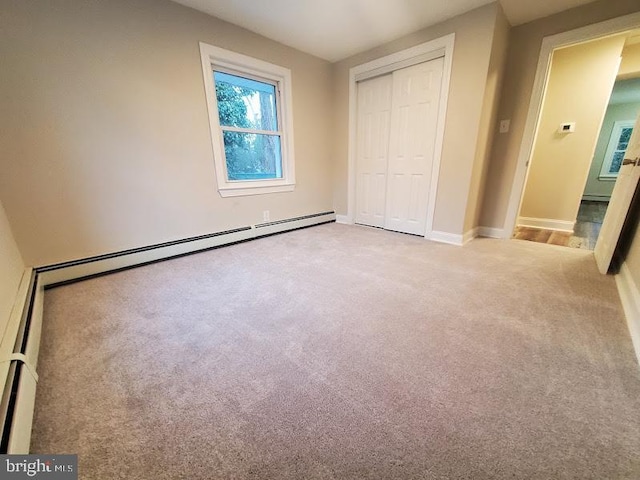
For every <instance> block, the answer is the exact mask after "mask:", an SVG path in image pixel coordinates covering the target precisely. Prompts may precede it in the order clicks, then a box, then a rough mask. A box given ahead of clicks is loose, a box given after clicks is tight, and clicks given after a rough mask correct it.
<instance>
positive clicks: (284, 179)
mask: <svg viewBox="0 0 640 480" xmlns="http://www.w3.org/2000/svg"><path fill="white" fill-rule="evenodd" d="M200 53H201V57H202V71H203V75H204V83H205V91H206V97H207V107H208V111H209V125H210V128H211V140H212V146H213V158H214V163H215V171H216V180H217V185H218V191H219V192H220V195H222V196H223V197H228V196H238V195H254V194H260V193H275V192H286V191H292V190H293V189H294V186H295V178H294V157H293V138H292V136H293V128H292V120H293V119H292V112H291V72H290V71H289V70H288V69H286V68H283V67H280V66H277V65H273V64H270V63H267V62H263V61H261V60H257V59H254V58H251V57H247V56H246V55H240V54H238V53H235V52H231V51H228V50H223V49H221V48H217V47H213V46H211V45H207V44H204V43H201V44H200Z"/></svg>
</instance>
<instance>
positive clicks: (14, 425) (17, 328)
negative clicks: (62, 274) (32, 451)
mask: <svg viewBox="0 0 640 480" xmlns="http://www.w3.org/2000/svg"><path fill="white" fill-rule="evenodd" d="M37 277H38V276H37V273H36V272H35V271H34V270H31V269H28V270H26V271H25V273H24V274H23V278H22V282H21V284H20V287H19V288H18V296H17V301H16V303H15V305H14V308H13V310H12V312H11V316H10V318H9V323H8V324H7V328H6V330H5V332H4V335H3V337H2V342H0V358H1V359H2V360H1V361H0V379H2V380H1V381H3V382H4V388H3V389H2V401H1V402H0V421H1V422H2V436H1V437H0V453H3V454H5V453H16V454H25V453H28V452H29V443H30V440H31V424H32V421H33V411H34V405H35V400H36V383H37V381H38V374H37V373H36V367H37V365H38V350H39V349H40V333H41V330H42V300H43V297H44V289H43V287H42V285H40V284H39V283H38V278H37Z"/></svg>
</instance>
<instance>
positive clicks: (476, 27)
mask: <svg viewBox="0 0 640 480" xmlns="http://www.w3.org/2000/svg"><path fill="white" fill-rule="evenodd" d="M498 11H499V7H498V6H497V4H495V3H494V4H490V5H487V6H484V7H482V8H479V9H476V10H473V11H472V12H469V13H467V14H464V15H460V16H458V17H455V18H453V19H451V20H448V21H446V22H443V23H440V24H438V25H435V26H432V27H429V28H427V29H424V30H421V31H419V32H416V33H414V34H411V35H407V36H405V37H402V38H400V39H398V40H396V41H393V42H391V43H388V44H385V45H383V46H380V47H378V48H375V49H372V50H369V51H367V52H364V53H361V54H358V55H355V56H353V57H350V58H348V59H346V60H343V61H341V62H338V63H336V64H334V82H335V91H334V99H335V100H334V101H335V103H334V104H335V115H334V130H333V135H334V142H333V143H334V151H333V152H334V154H333V156H334V161H335V167H334V168H335V170H334V173H335V177H334V207H335V210H336V212H337V213H339V214H346V213H347V192H348V188H347V183H348V124H349V69H350V68H351V67H354V66H356V65H361V64H363V63H366V62H369V61H371V60H374V59H376V58H379V57H383V56H385V55H389V54H391V53H394V52H398V51H400V50H403V49H406V48H409V47H412V46H415V45H418V44H420V43H424V42H427V41H429V40H433V39H435V38H439V37H442V36H444V35H448V34H450V33H452V32H455V34H456V39H455V47H454V54H453V66H452V78H451V84H450V89H449V102H448V107H447V119H446V124H445V134H444V145H443V151H442V162H441V167H440V181H439V184H438V193H437V199H436V212H435V218H434V230H438V231H442V232H448V233H453V234H461V233H463V228H464V222H465V216H466V212H467V203H468V198H469V191H470V185H471V178H472V170H473V166H474V161H475V155H476V146H477V145H478V138H479V130H480V125H481V116H482V106H483V101H484V96H485V89H486V88H487V74H488V70H489V60H490V56H491V52H492V40H493V36H494V29H495V25H496V17H497V15H498Z"/></svg>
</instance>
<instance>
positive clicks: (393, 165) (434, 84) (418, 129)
mask: <svg viewBox="0 0 640 480" xmlns="http://www.w3.org/2000/svg"><path fill="white" fill-rule="evenodd" d="M443 65H444V60H443V59H442V58H438V59H435V60H431V61H429V62H425V63H421V64H419V65H414V66H412V67H408V68H403V69H401V70H396V71H394V72H393V74H392V76H393V92H392V101H391V103H392V106H391V119H390V126H391V129H390V136H389V162H388V176H389V178H390V179H391V180H390V181H389V182H387V201H386V215H385V218H384V227H385V228H387V229H389V230H395V231H399V232H405V233H413V234H416V235H424V234H425V231H426V224H427V209H428V206H429V191H430V189H431V188H432V186H431V185H430V183H431V170H432V167H433V156H434V148H435V140H436V126H437V120H438V106H439V101H440V90H441V80H442V69H443Z"/></svg>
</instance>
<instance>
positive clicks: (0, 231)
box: [0, 203, 24, 339]
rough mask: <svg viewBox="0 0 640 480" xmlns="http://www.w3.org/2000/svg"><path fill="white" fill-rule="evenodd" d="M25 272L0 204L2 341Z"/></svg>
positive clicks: (0, 332)
mask: <svg viewBox="0 0 640 480" xmlns="http://www.w3.org/2000/svg"><path fill="white" fill-rule="evenodd" d="M23 272H24V263H23V261H22V256H21V255H20V252H19V250H18V247H17V245H16V242H15V240H14V238H13V233H12V232H11V227H10V226H9V221H8V220H7V216H6V214H5V211H4V207H3V206H2V203H0V339H2V336H3V335H4V330H5V328H6V326H7V322H8V321H9V316H10V314H11V310H12V308H13V304H14V302H15V299H16V294H17V293H18V285H19V284H20V279H21V278H22V274H23Z"/></svg>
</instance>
